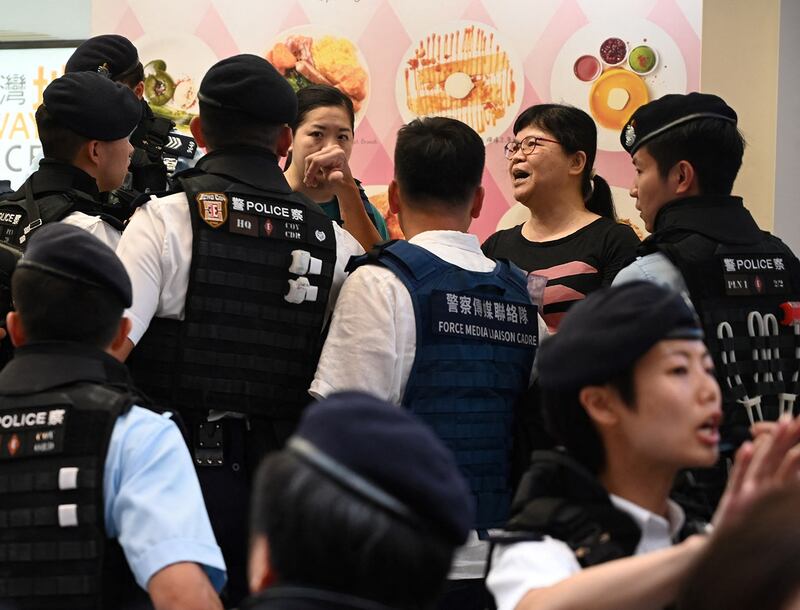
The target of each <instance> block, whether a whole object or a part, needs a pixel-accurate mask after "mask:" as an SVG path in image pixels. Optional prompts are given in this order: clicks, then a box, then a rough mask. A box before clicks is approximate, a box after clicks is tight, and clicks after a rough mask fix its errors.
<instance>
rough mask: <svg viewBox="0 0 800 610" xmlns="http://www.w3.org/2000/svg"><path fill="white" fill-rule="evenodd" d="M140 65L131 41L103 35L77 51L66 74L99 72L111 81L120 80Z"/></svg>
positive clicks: (89, 41)
mask: <svg viewBox="0 0 800 610" xmlns="http://www.w3.org/2000/svg"><path fill="white" fill-rule="evenodd" d="M138 65H139V52H138V51H137V50H136V47H135V46H133V43H132V42H131V41H130V40H128V39H127V38H125V37H124V36H120V35H119V34H103V35H101V36H94V37H93V38H90V39H89V40H87V41H86V42H84V43H83V44H81V45H80V46H79V47H78V48H77V49H75V52H74V53H73V54H72V55H71V56H70V58H69V59H68V60H67V65H66V66H65V67H64V72H67V73H69V72H86V71H88V72H98V73H100V74H102V75H103V76H108V77H109V78H111V80H119V78H120V77H123V76H125V75H126V74H127V73H129V72H132V71H133V69H134V68H136V66H138Z"/></svg>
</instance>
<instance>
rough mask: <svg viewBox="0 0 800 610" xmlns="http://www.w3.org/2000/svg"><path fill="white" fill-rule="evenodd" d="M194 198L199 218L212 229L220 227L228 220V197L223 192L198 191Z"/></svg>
mask: <svg viewBox="0 0 800 610" xmlns="http://www.w3.org/2000/svg"><path fill="white" fill-rule="evenodd" d="M195 199H196V200H197V208H198V211H199V212H200V218H202V219H203V222H205V223H206V224H207V225H208V226H209V227H211V228H212V229H216V228H217V227H221V226H222V225H223V224H225V221H226V220H228V197H227V195H225V193H198V194H197V197H195Z"/></svg>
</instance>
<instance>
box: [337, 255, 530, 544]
mask: <svg viewBox="0 0 800 610" xmlns="http://www.w3.org/2000/svg"><path fill="white" fill-rule="evenodd" d="M365 264H377V265H382V266H383V267H386V268H387V269H390V270H391V271H393V272H394V273H395V275H397V277H398V278H399V279H400V280H401V281H402V282H403V284H404V285H405V286H406V288H407V289H408V292H409V294H410V295H411V301H412V303H413V304H414V315H415V318H416V322H417V337H416V339H417V341H416V342H417V350H416V355H415V358H414V364H413V366H412V369H411V373H410V375H409V378H408V383H407V385H406V390H405V394H404V396H403V400H402V404H403V405H404V406H406V407H407V408H409V409H411V411H413V412H414V413H415V414H416V415H418V416H419V417H421V418H422V419H423V420H424V421H426V422H427V423H428V424H429V425H430V426H431V427H432V428H433V430H434V431H435V432H436V433H437V435H438V436H439V437H440V438H441V439H442V440H443V441H444V442H445V443H446V444H447V446H448V447H449V448H450V449H451V450H452V451H453V453H454V454H455V457H456V460H457V462H458V465H459V467H460V469H461V472H462V473H463V474H464V476H465V478H466V479H467V481H468V482H469V485H470V489H471V490H472V493H473V495H474V497H475V502H476V515H477V523H476V528H477V529H486V528H490V527H497V526H500V525H502V524H504V523H505V521H506V519H507V517H508V511H509V506H510V504H511V492H512V490H511V486H510V481H509V469H510V456H511V423H512V414H513V406H514V402H515V401H516V400H517V398H518V397H519V396H520V395H521V394H522V392H523V391H524V390H525V389H526V388H527V387H528V382H529V377H530V372H531V367H532V365H533V359H534V356H535V355H536V347H537V345H538V343H539V336H538V321H537V319H538V311H537V308H536V307H535V306H534V305H531V303H530V298H529V297H528V292H527V288H526V284H525V274H524V272H522V271H521V270H520V269H518V268H516V267H514V266H512V265H511V264H510V263H509V262H508V261H498V263H497V266H496V267H495V269H494V270H493V271H490V272H486V273H482V272H476V271H467V270H466V269H462V268H460V267H458V266H456V265H453V264H450V263H448V262H445V261H443V260H442V259H440V258H438V257H437V256H435V255H434V254H431V253H430V252H429V251H428V250H425V249H424V248H421V247H419V246H415V245H413V244H410V243H408V242H406V241H395V242H389V243H387V244H384V245H383V246H380V247H378V248H376V249H375V250H373V251H372V252H370V253H369V254H367V255H365V256H361V257H358V258H355V259H352V260H351V262H350V264H349V265H348V271H351V270H352V269H355V268H357V267H360V266H361V265H365Z"/></svg>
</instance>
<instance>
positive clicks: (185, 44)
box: [134, 32, 218, 114]
mask: <svg viewBox="0 0 800 610" xmlns="http://www.w3.org/2000/svg"><path fill="white" fill-rule="evenodd" d="M134 44H135V45H136V48H137V49H138V50H139V59H140V60H141V62H142V65H147V64H148V62H151V61H153V60H154V59H161V60H163V61H164V62H165V63H166V64H167V69H166V72H167V74H169V75H170V76H171V77H172V80H173V81H174V82H176V83H177V82H178V81H180V80H182V79H185V78H187V77H188V78H191V79H192V83H193V84H194V87H195V91H197V90H198V89H199V88H200V81H201V80H203V76H204V75H205V73H206V71H208V69H209V68H210V67H211V66H213V65H214V64H215V63H217V61H218V58H217V55H216V54H215V53H214V51H212V50H211V48H210V47H209V46H208V45H207V44H206V43H205V42H203V41H202V40H201V39H200V38H198V37H197V36H193V35H191V34H176V33H172V32H165V33H163V34H162V33H159V34H145V35H144V36H142V37H141V38H138V39H136V40H135V41H134ZM165 106H166V107H167V108H175V107H176V106H175V105H173V103H172V101H169V102H167V103H166V104H165ZM192 114H197V111H196V110H195V111H193V112H192Z"/></svg>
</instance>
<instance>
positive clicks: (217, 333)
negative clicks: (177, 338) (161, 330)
mask: <svg viewBox="0 0 800 610" xmlns="http://www.w3.org/2000/svg"><path fill="white" fill-rule="evenodd" d="M287 330H288V331H291V329H287ZM186 336H187V337H191V338H193V339H204V340H209V341H231V342H234V343H244V344H253V345H264V346H270V347H277V348H280V349H285V350H292V351H306V350H311V348H312V345H311V344H310V342H309V341H308V339H307V338H306V337H304V336H302V335H293V334H284V333H278V332H270V331H266V330H261V331H253V330H248V329H245V328H237V327H234V326H221V325H217V326H210V325H203V324H195V323H188V322H187V323H186Z"/></svg>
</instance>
